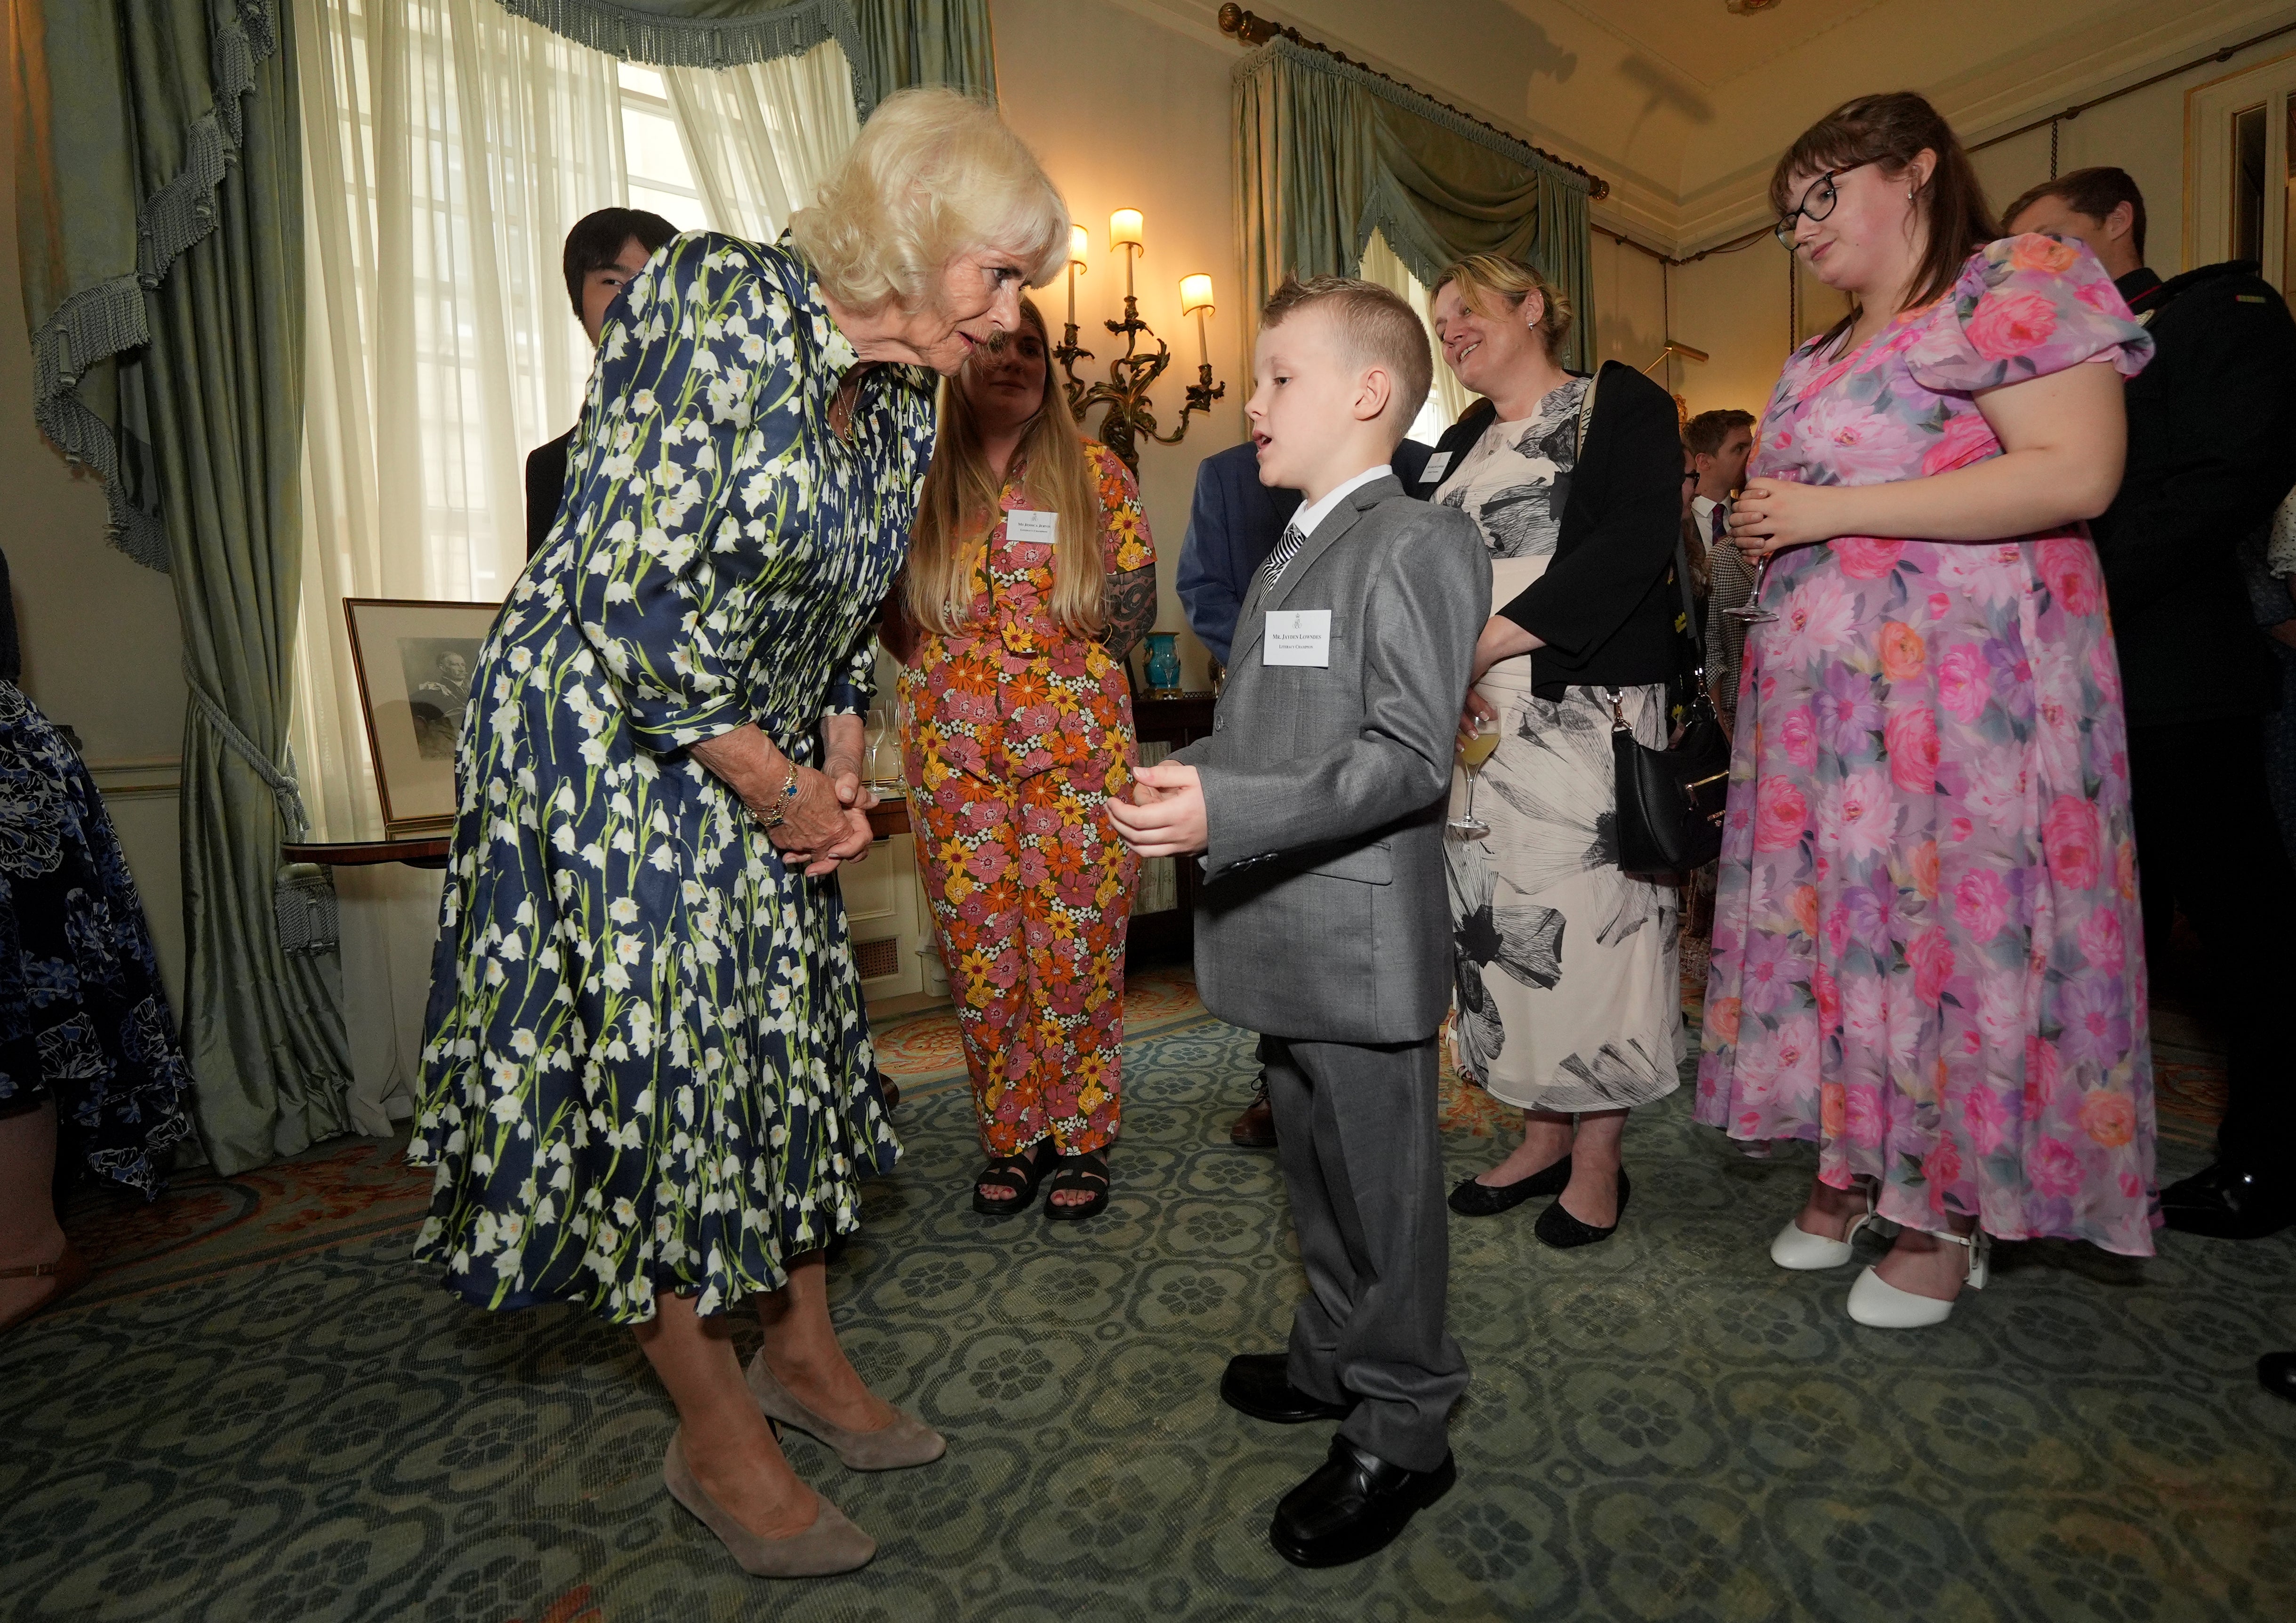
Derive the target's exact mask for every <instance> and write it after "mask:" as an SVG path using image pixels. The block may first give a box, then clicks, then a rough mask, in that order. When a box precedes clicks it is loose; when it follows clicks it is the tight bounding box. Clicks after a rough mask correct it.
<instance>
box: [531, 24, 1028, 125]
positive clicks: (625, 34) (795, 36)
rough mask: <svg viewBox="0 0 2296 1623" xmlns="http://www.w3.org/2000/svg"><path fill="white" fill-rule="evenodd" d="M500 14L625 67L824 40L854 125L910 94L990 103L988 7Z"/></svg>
mask: <svg viewBox="0 0 2296 1623" xmlns="http://www.w3.org/2000/svg"><path fill="white" fill-rule="evenodd" d="M502 5H503V7H504V10H506V11H509V12H513V13H515V14H516V15H518V16H521V17H525V18H529V19H531V20H534V21H536V22H538V23H540V24H541V25H542V26H543V27H545V28H546V29H550V30H551V31H552V32H553V33H554V34H562V35H564V36H565V37H567V38H569V39H572V40H577V41H579V42H580V43H581V44H583V45H588V46H590V47H591V48H592V49H594V50H598V51H603V52H605V53H608V54H609V55H611V56H618V57H621V58H623V59H624V60H625V61H644V62H655V63H660V64H663V65H666V66H669V67H675V68H729V67H733V66H734V65H736V64H737V63H742V62H761V61H772V60H773V59H774V58H775V57H777V56H788V55H793V54H795V53H798V52H800V51H810V50H811V49H813V47H814V46H816V45H819V44H820V43H821V42H822V41H824V39H834V40H836V41H837V42H838V44H839V45H842V46H843V47H844V50H845V57H846V60H847V61H849V62H850V63H852V65H853V102H854V107H855V110H856V111H858V112H859V113H860V115H861V116H862V117H863V118H867V117H868V116H869V110H870V109H871V108H872V107H873V106H875V105H876V103H877V102H878V100H879V99H880V98H881V97H883V96H888V95H890V94H892V93H893V92H894V91H896V90H901V89H905V88H906V87H907V86H911V85H947V86H953V87H954V88H955V89H958V90H962V91H964V92H966V93H967V94H973V95H985V96H988V98H990V99H991V100H994V99H995V97H996V56H995V53H994V52H993V51H992V50H991V49H990V46H989V37H988V0H502Z"/></svg>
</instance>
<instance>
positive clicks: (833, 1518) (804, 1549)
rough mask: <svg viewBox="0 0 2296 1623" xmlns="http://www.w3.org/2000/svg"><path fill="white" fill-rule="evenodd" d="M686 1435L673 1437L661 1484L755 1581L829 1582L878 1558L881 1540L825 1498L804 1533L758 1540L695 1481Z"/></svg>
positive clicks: (678, 1433)
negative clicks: (816, 1580) (781, 1579)
mask: <svg viewBox="0 0 2296 1623" xmlns="http://www.w3.org/2000/svg"><path fill="white" fill-rule="evenodd" d="M661 1480H662V1485H663V1486H664V1487H666V1488H668V1489H669V1496H670V1497H671V1498H673V1499H675V1500H676V1501H677V1502H678V1503H679V1504H682V1505H684V1506H685V1508H686V1509H687V1510H689V1511H692V1512H693V1514H694V1515H695V1517H696V1518H698V1519H699V1520H700V1521H701V1525H702V1526H703V1527H706V1528H708V1529H709V1530H710V1531H711V1532H713V1533H715V1534H717V1542H718V1543H720V1544H722V1545H725V1546H726V1553H728V1554H730V1555H731V1556H733V1558H734V1560H735V1561H737V1562H741V1563H742V1571H744V1572H747V1573H749V1574H750V1576H751V1577H753V1578H828V1577H830V1576H832V1574H835V1573H839V1572H850V1571H852V1570H855V1569H856V1568H857V1567H865V1566H867V1565H868V1564H869V1558H870V1557H871V1556H873V1555H874V1554H876V1553H877V1541H876V1540H875V1539H873V1538H872V1537H869V1535H868V1534H866V1533H865V1532H863V1531H862V1530H861V1529H859V1528H857V1527H855V1526H854V1525H853V1524H852V1523H851V1522H850V1521H847V1520H846V1519H845V1514H844V1512H841V1511H840V1510H839V1509H838V1508H837V1507H836V1506H835V1505H833V1504H831V1503H830V1502H829V1501H828V1500H827V1499H822V1500H821V1513H820V1514H819V1515H817V1516H816V1517H815V1518H814V1519H813V1525H812V1526H811V1527H809V1528H808V1529H806V1530H805V1531H804V1532H802V1533H792V1534H791V1535H790V1536H789V1537H787V1538H760V1537H758V1536H757V1535H756V1534H755V1533H752V1532H751V1531H750V1529H747V1528H745V1527H743V1526H742V1524H741V1523H740V1522H738V1521H734V1518H733V1517H732V1516H730V1515H728V1514H727V1513H726V1511H725V1510H724V1509H723V1508H722V1507H721V1506H720V1505H719V1504H718V1503H717V1501H716V1500H715V1499H712V1498H711V1497H710V1496H709V1494H708V1492H707V1491H705V1490H704V1489H703V1488H702V1486H701V1483H700V1482H699V1481H698V1480H695V1478H694V1475H693V1467H692V1466H690V1465H688V1464H687V1463H685V1428H684V1427H682V1426H681V1427H680V1428H678V1430H676V1431H673V1432H672V1433H670V1438H669V1452H668V1453H667V1454H665V1455H662V1460H661ZM816 1497H817V1498H818V1497H819V1496H818V1495H816Z"/></svg>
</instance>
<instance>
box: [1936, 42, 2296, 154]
mask: <svg viewBox="0 0 2296 1623" xmlns="http://www.w3.org/2000/svg"><path fill="white" fill-rule="evenodd" d="M2288 33H2296V22H2284V23H2282V24H2281V25H2280V26H2279V27H2278V28H2276V29H2266V30H2265V31H2264V32H2263V33H2261V34H2253V35H2251V36H2250V37H2248V38H2246V39H2243V40H2242V41H2241V42H2240V43H2239V44H2238V45H2226V46H2225V47H2224V48H2223V49H2222V50H2220V51H2210V52H2207V53H2203V54H2202V55H2200V56H2195V57H2194V58H2193V60H2192V61H2188V62H2185V63H2182V64H2180V65H2179V66H2177V67H2174V68H2171V69H2169V70H2168V71H2167V72H2165V73H2156V74H2154V75H2153V77H2152V78H2149V79H2139V80H2137V81H2136V83H2135V84H2134V85H2123V86H2121V87H2120V89H2118V90H2108V91H2107V92H2105V93H2104V94H2103V95H2101V96H2093V97H2091V98H2090V99H2089V100H2087V101H2086V102H2074V103H2073V104H2072V105H2071V107H2068V108H2066V109H2065V110H2064V111H2062V112H2053V113H2051V114H2050V115H2049V116H2048V117H2047V118H2046V119H2034V120H2033V121H2032V122H2031V123H2030V124H2021V125H2019V126H2018V127H2016V128H2015V129H2013V130H2008V131H2006V132H2005V133H2003V134H2001V135H1993V136H1990V137H1989V138H1987V139H1986V140H1983V141H1980V142H1979V143H1977V144H1976V145H1975V146H1972V147H1970V148H1968V149H1967V150H1968V151H1970V152H1983V151H1984V150H1985V149H1986V148H1987V147H1989V146H1998V145H2000V144H2001V143H2003V142H2004V141H2014V140H2015V139H2016V138H2017V137H2018V136H2020V135H2031V134H2032V133H2033V132H2034V131H2035V130H2037V129H2046V128H2047V127H2049V126H2051V125H2053V124H2058V123H2065V122H2070V121H2071V120H2072V119H2078V118H2079V117H2080V116H2081V114H2083V113H2085V112H2087V111H2088V110H2089V109H2090V108H2092V107H2102V106H2103V105H2104V104H2105V103H2106V102H2117V101H2119V100H2120V98H2121V97H2122V96H2125V95H2133V94H2136V92H2137V91H2139V90H2149V89H2151V88H2152V87H2153V86H2155V85H2157V84H2159V83H2160V82H2161V80H2163V79H2172V78H2176V77H2177V75H2178V74H2180V73H2190V72H2191V71H2192V70H2194V69H2195V68H2197V67H2199V66H2201V64H2202V63H2203V62H2225V61H2231V60H2232V59H2233V58H2234V57H2235V56H2238V55H2239V54H2240V53H2242V52H2243V51H2245V50H2247V49H2248V48H2249V47H2250V46H2251V45H2262V44H2263V43H2264V42H2265V41H2266V40H2267V39H2277V38H2279V37H2281V36H2282V35H2283V34H2288Z"/></svg>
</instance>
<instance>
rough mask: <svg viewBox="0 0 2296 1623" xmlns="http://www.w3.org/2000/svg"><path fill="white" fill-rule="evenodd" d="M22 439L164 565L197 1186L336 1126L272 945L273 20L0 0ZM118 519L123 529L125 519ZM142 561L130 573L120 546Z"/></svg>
mask: <svg viewBox="0 0 2296 1623" xmlns="http://www.w3.org/2000/svg"><path fill="white" fill-rule="evenodd" d="M10 21H11V34H12V44H13V45H14V46H15V52H14V66H15V69H16V71H17V74H18V94H19V98H20V99H19V109H20V111H19V123H18V128H17V131H16V135H17V148H16V150H17V165H18V176H19V191H18V203H17V209H18V234H19V242H20V252H21V257H22V259H23V263H24V268H25V275H24V290H25V291H24V298H25V307H26V308H25V313H26V316H27V318H28V321H29V324H30V325H31V327H32V329H33V354H34V365H35V401H34V408H35V411H36V413H37V415H38V417H39V421H40V424H41V427H42V428H43V430H45V431H46V432H47V433H48V434H49V435H50V437H51V438H52V439H55V440H56V442H57V443H58V444H59V445H60V446H61V447H62V448H63V449H64V450H65V452H66V453H67V454H69V455H73V456H75V457H77V458H78V459H79V460H81V461H84V462H86V463H89V464H91V465H92V466H94V468H96V469H97V471H100V472H102V473H103V474H104V475H105V481H106V486H107V491H108V493H109V494H110V496H111V502H112V519H113V527H114V531H115V537H117V538H119V539H120V540H121V541H122V543H123V545H127V546H128V549H129V550H130V551H131V552H134V551H135V549H136V548H137V547H139V546H140V547H143V548H145V549H147V550H148V549H150V548H152V547H153V546H155V545H156V547H157V548H158V549H159V556H157V557H147V558H146V560H145V561H150V562H152V563H154V564H155V565H157V566H159V567H164V568H166V569H167V570H168V572H169V573H170V575H171V576H172V578H173V579H174V583H175V587H176V610H177V613H178V615H179V617H180V619H181V622H182V627H183V642H184V680H185V682H186V684H188V686H189V689H190V695H189V696H190V701H191V702H190V704H189V706H188V707H187V709H186V712H185V717H184V765H183V782H184V787H183V791H182V801H181V820H182V840H183V884H184V938H185V945H186V947H187V949H188V957H189V960H190V962H189V967H188V970H187V972H186V976H185V988H184V1008H183V1009H182V1010H181V1011H180V1014H181V1017H182V1023H183V1029H184V1046H185V1048H186V1050H187V1051H188V1052H189V1054H190V1056H191V1061H192V1066H193V1074H194V1076H195V1078H196V1079H197V1083H198V1089H197V1106H198V1115H199V1122H200V1128H201V1138H202V1141H203V1142H204V1143H205V1144H206V1146H207V1150H208V1153H209V1159H210V1160H212V1161H213V1162H214V1163H215V1165H216V1166H217V1168H218V1169H219V1170H222V1171H224V1172H226V1173H228V1172H236V1171H239V1170H242V1169H243V1168H248V1167H251V1166H257V1165H259V1164H261V1163H262V1162H264V1161H266V1160H271V1159H272V1158H273V1157H274V1156H275V1155H283V1154H291V1153H293V1152H296V1151H298V1150H300V1149H302V1148H303V1147H304V1146H305V1145H306V1144H308V1143H311V1142H312V1141H313V1140H315V1139H318V1138H323V1137H325V1136H327V1135H331V1134H335V1133H340V1132H342V1131H344V1130H345V1129H346V1128H347V1127H348V1126H349V1119H348V1110H347V1104H346V1101H347V1096H348V1087H349V1083H350V1065H349V1061H348V1053H347V1052H346V1045H345V1043H344V1038H343V1029H342V1020H341V1015H340V1007H339V1000H338V998H337V996H335V993H334V988H332V987H330V986H329V985H328V984H326V982H325V980H324V979H323V975H324V971H322V970H321V969H320V968H319V967H318V966H317V964H316V963H314V962H313V961H311V960H308V959H300V958H299V959H294V960H290V959H289V958H288V957H287V956H286V955H284V954H283V953H282V952H281V951H280V948H279V939H278V927H277V922H276V914H275V911H274V907H273V902H272V891H273V885H274V882H275V875H276V873H277V869H278V863H279V845H280V841H281V840H282V838H283V837H286V838H291V837H293V835H294V834H295V833H297V832H300V831H299V824H300V821H301V807H300V803H299V800H298V799H297V797H296V790H295V784H294V781H293V779H292V777H291V775H289V774H288V773H287V772H286V771H285V770H284V769H283V767H282V766H281V765H280V761H281V758H282V755H283V750H284V746H285V742H286V737H287V720H288V715H287V712H288V702H289V690H288V681H289V653H290V649H291V640H292V637H293V635H294V627H295V607H296V597H297V592H298V589H299V579H298V570H299V559H300V537H299V534H298V531H297V525H298V522H299V514H298V512H297V492H298V488H299V486H298V481H297V477H296V466H297V459H298V457H299V454H300V449H301V443H302V342H303V261H302V197H303V193H302V184H303V179H302V154H301V150H300V137H299V133H298V132H299V126H298V122H297V109H296V97H295V85H294V77H293V70H292V61H293V51H292V49H291V46H287V45H286V42H285V33H286V29H287V28H288V27H289V16H288V13H287V12H286V9H285V8H284V7H283V6H279V5H277V4H275V0H11V13H10ZM123 515H124V516H123ZM137 555H139V556H141V555H143V554H142V553H137Z"/></svg>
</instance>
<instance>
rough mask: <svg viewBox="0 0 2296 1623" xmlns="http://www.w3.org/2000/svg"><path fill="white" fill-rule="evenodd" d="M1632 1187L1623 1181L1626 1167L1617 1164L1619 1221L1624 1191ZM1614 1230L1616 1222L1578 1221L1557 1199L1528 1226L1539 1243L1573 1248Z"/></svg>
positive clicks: (1622, 1216)
mask: <svg viewBox="0 0 2296 1623" xmlns="http://www.w3.org/2000/svg"><path fill="white" fill-rule="evenodd" d="M1632 1187H1633V1185H1632V1184H1628V1182H1627V1169H1626V1168H1624V1167H1621V1168H1619V1217H1620V1221H1624V1220H1625V1218H1626V1215H1627V1194H1628V1191H1629V1190H1630V1189H1631V1188H1632ZM1618 1232H1619V1225H1618V1224H1617V1223H1613V1224H1611V1226H1610V1227H1608V1228H1596V1227H1595V1225H1593V1224H1591V1223H1581V1222H1580V1221H1579V1219H1578V1218H1576V1217H1572V1216H1571V1215H1570V1213H1569V1212H1567V1211H1565V1210H1563V1209H1562V1201H1560V1200H1558V1201H1555V1202H1554V1205H1552V1206H1550V1207H1548V1208H1547V1209H1546V1210H1545V1211H1543V1212H1540V1213H1539V1214H1538V1223H1537V1224H1535V1225H1533V1226H1532V1228H1531V1233H1533V1234H1537V1235H1538V1238H1539V1241H1540V1242H1541V1243H1543V1244H1546V1245H1551V1246H1553V1247H1554V1249H1555V1250H1558V1251H1569V1250H1576V1249H1577V1248H1579V1246H1582V1245H1593V1244H1595V1243H1596V1242H1599V1241H1603V1240H1608V1239H1609V1238H1610V1237H1611V1235H1612V1234H1617V1233H1618Z"/></svg>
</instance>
